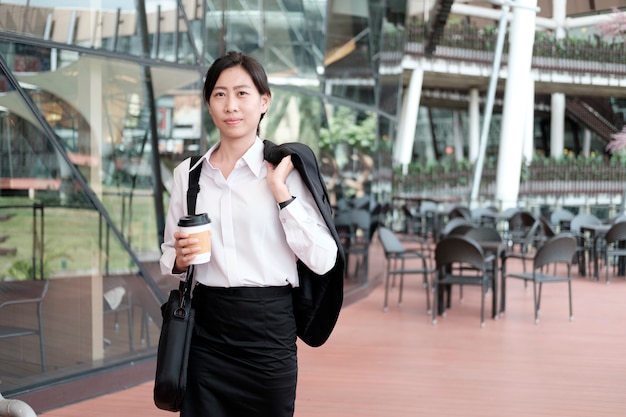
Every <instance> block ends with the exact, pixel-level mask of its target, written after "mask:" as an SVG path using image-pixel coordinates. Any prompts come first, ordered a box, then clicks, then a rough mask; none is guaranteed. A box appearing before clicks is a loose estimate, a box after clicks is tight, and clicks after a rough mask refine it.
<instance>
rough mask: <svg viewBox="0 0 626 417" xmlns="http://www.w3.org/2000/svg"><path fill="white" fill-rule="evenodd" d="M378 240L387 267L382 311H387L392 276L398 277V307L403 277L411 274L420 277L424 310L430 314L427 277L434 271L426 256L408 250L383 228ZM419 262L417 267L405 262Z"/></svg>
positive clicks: (428, 281)
mask: <svg viewBox="0 0 626 417" xmlns="http://www.w3.org/2000/svg"><path fill="white" fill-rule="evenodd" d="M378 239H379V240H380V243H381V245H382V246H383V250H384V252H385V260H386V264H387V267H386V269H385V302H384V304H383V309H384V310H385V311H387V309H388V298H389V286H390V281H391V280H392V278H393V277H394V276H399V277H400V280H399V281H400V282H399V289H398V305H400V304H401V303H402V291H403V288H404V276H405V275H411V274H418V275H422V286H423V287H424V290H425V292H426V309H427V311H428V313H430V310H431V309H430V280H429V275H430V274H431V273H433V272H434V269H432V268H429V267H428V256H427V255H426V254H424V253H421V252H420V251H419V250H417V249H409V248H407V247H405V246H404V245H403V244H402V241H401V240H400V239H399V238H398V237H397V236H396V234H395V233H394V232H393V231H392V230H391V229H389V228H387V227H385V226H380V227H379V228H378ZM408 260H414V261H417V262H419V267H417V266H411V267H409V266H407V265H406V261H408Z"/></svg>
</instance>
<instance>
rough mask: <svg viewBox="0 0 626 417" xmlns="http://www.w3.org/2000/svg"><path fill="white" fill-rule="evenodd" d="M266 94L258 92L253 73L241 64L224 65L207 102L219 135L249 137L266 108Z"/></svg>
mask: <svg viewBox="0 0 626 417" xmlns="http://www.w3.org/2000/svg"><path fill="white" fill-rule="evenodd" d="M269 102H270V99H269V96H268V95H267V94H264V95H261V94H259V92H258V90H257V89H256V86H255V85H254V82H253V81H252V77H250V74H248V73H247V72H246V70H244V69H243V68H242V67H240V66H237V67H232V68H228V69H225V70H224V71H222V73H221V74H220V76H219V78H218V79H217V82H216V83H215V87H214V88H213V91H211V96H210V99H209V103H208V108H209V114H210V115H211V117H212V118H213V122H214V123H215V125H216V126H217V128H218V130H219V131H220V135H221V139H222V140H224V139H226V140H229V139H238V138H247V139H251V138H254V137H256V130H257V126H258V124H259V121H260V119H261V114H263V113H265V112H266V111H267V108H268V106H269Z"/></svg>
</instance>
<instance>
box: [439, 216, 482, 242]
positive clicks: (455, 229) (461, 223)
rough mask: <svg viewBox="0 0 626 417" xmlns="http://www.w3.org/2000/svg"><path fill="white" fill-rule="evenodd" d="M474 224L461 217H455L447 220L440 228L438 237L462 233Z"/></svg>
mask: <svg viewBox="0 0 626 417" xmlns="http://www.w3.org/2000/svg"><path fill="white" fill-rule="evenodd" d="M474 227H476V225H475V224H474V223H473V222H472V221H470V220H467V219H464V218H462V217H456V218H454V219H451V220H449V221H448V222H447V223H446V224H445V225H444V226H443V228H442V229H441V233H440V238H441V239H443V238H445V237H447V236H450V235H464V234H465V233H467V231H468V230H470V229H473V228H474Z"/></svg>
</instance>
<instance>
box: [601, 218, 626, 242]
mask: <svg viewBox="0 0 626 417" xmlns="http://www.w3.org/2000/svg"><path fill="white" fill-rule="evenodd" d="M604 240H606V242H607V243H615V242H619V241H621V240H626V222H619V223H615V224H614V225H613V226H611V228H610V229H609V231H608V232H606V236H605V237H604Z"/></svg>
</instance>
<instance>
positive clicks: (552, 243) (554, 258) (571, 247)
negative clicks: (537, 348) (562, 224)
mask: <svg viewBox="0 0 626 417" xmlns="http://www.w3.org/2000/svg"><path fill="white" fill-rule="evenodd" d="M575 253H576V238H575V237H574V236H572V235H569V234H560V235H557V236H555V237H553V238H551V239H549V240H547V241H546V242H545V243H544V244H543V246H541V247H540V248H539V249H538V250H537V253H536V254H535V256H534V257H533V268H532V272H527V273H524V272H522V273H516V272H513V273H506V272H505V273H503V274H502V287H501V290H502V295H501V297H500V298H501V308H500V312H501V313H503V312H504V310H505V300H506V280H507V279H508V278H514V279H521V280H523V281H524V282H525V283H526V282H532V284H533V300H534V304H535V323H539V308H540V306H541V289H542V286H543V284H545V283H552V282H566V283H567V286H568V295H569V315H570V321H571V320H573V319H574V315H573V311H572V259H573V257H574V254H575ZM553 264H564V265H565V266H566V268H567V272H566V274H564V275H563V274H558V272H557V271H558V270H557V268H554V272H553V273H549V269H550V268H549V266H551V265H553Z"/></svg>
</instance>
